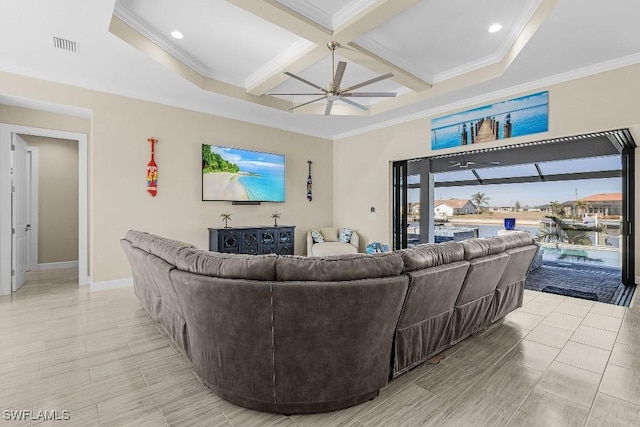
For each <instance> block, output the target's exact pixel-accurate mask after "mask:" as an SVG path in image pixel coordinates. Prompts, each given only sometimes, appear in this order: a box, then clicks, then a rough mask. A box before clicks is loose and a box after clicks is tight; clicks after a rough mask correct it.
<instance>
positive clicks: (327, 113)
mask: <svg viewBox="0 0 640 427" xmlns="http://www.w3.org/2000/svg"><path fill="white" fill-rule="evenodd" d="M331 108H333V101H332V100H330V99H327V106H326V107H325V109H324V115H325V116H330V115H331Z"/></svg>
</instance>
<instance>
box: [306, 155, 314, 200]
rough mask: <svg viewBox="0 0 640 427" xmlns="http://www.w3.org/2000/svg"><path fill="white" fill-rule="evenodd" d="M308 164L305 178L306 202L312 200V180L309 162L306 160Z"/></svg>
mask: <svg viewBox="0 0 640 427" xmlns="http://www.w3.org/2000/svg"><path fill="white" fill-rule="evenodd" d="M307 163H309V176H308V177H307V200H308V201H311V200H313V180H312V179H311V160H307Z"/></svg>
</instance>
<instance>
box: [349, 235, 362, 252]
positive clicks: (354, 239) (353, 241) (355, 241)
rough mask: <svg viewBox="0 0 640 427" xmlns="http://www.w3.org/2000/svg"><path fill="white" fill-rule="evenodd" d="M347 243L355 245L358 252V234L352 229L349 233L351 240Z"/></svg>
mask: <svg viewBox="0 0 640 427" xmlns="http://www.w3.org/2000/svg"><path fill="white" fill-rule="evenodd" d="M349 243H350V244H352V245H353V246H355V247H356V250H357V251H358V252H360V237H359V236H358V233H356V232H355V231H354V232H353V233H352V234H351V241H349Z"/></svg>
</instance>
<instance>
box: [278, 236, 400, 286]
mask: <svg viewBox="0 0 640 427" xmlns="http://www.w3.org/2000/svg"><path fill="white" fill-rule="evenodd" d="M343 244H344V243H343ZM325 245H326V243H325ZM402 267H403V264H402V257H401V256H400V255H398V254H396V253H388V254H374V255H363V254H353V255H341V256H332V257H323V258H316V257H311V258H305V257H299V256H293V255H283V256H279V257H278V259H277V261H276V280H278V281H294V280H298V281H316V282H332V281H333V282H342V281H347V280H358V279H372V278H380V277H389V276H397V275H399V274H401V273H402Z"/></svg>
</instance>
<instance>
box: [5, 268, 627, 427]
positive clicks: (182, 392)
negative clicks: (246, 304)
mask: <svg viewBox="0 0 640 427" xmlns="http://www.w3.org/2000/svg"><path fill="white" fill-rule="evenodd" d="M75 274H76V272H75V271H73V270H53V271H46V272H34V273H30V276H29V283H28V284H26V285H25V286H24V287H23V288H22V289H21V290H20V291H19V292H17V293H16V294H14V295H11V296H5V297H0V413H1V414H4V412H2V411H4V410H7V409H9V410H10V409H16V410H19V409H31V410H32V411H34V413H36V412H35V411H38V410H50V411H51V410H57V411H63V410H66V411H69V415H70V420H69V421H67V422H63V421H57V422H55V421H54V422H52V424H57V425H64V426H73V425H78V426H93V425H105V426H111V425H118V426H120V425H135V426H164V425H172V426H173V425H184V426H193V425H203V426H218V425H219V426H229V425H233V426H269V425H282V426H287V425H289V426H334V425H343V426H396V425H398V426H422V425H428V426H453V425H456V426H464V425H474V426H535V425H538V426H574V425H575V426H584V425H587V426H616V425H619V426H635V425H640V307H637V304H636V307H635V308H634V307H632V308H630V309H625V308H622V307H617V306H613V305H609V304H602V303H593V302H591V301H584V300H578V299H574V298H567V297H562V296H558V295H551V294H542V293H539V292H533V291H526V294H525V304H524V306H523V307H522V308H521V309H519V310H517V311H516V312H514V313H512V314H510V315H509V316H508V317H507V318H506V319H505V320H504V321H502V322H500V323H498V324H496V325H493V326H492V327H491V328H489V329H488V330H486V331H484V332H483V333H480V334H477V335H475V336H473V337H471V338H469V339H467V340H465V341H463V342H461V343H459V344H458V345H456V346H455V347H453V348H451V349H449V350H448V351H446V352H445V358H444V359H443V360H442V361H441V362H440V363H439V364H436V365H431V364H424V365H421V366H419V367H417V368H416V369H413V370H412V371H410V372H408V373H406V374H404V375H402V376H401V377H399V378H396V379H395V380H393V381H391V382H390V383H389V385H387V386H386V387H385V388H384V389H382V390H381V392H380V396H378V397H377V398H376V399H374V400H372V401H369V402H367V403H364V404H362V405H359V406H356V407H353V408H349V409H345V410H342V411H336V412H331V413H325V414H313V415H293V416H289V417H287V416H282V415H275V414H267V413H260V412H255V411H251V410H247V409H244V408H240V407H238V406H235V405H233V404H231V403H228V402H226V401H224V400H222V399H220V398H218V397H217V396H216V395H214V394H213V393H211V392H209V391H208V390H207V389H205V388H204V387H203V386H202V385H201V384H200V382H199V381H198V379H197V378H196V377H195V375H194V374H193V372H192V371H191V365H190V363H189V361H188V360H187V359H186V358H185V357H184V356H183V355H182V354H181V353H180V352H179V351H177V350H176V348H175V347H174V345H173V344H172V343H171V341H170V339H169V338H168V337H167V335H166V334H165V333H164V332H163V331H162V330H161V329H159V328H158V327H156V325H155V323H154V322H153V321H152V320H151V319H150V318H149V317H148V316H147V315H146V313H145V312H144V311H143V310H142V309H141V307H140V305H139V304H138V302H137V300H136V298H135V296H134V295H133V290H132V288H123V289H114V290H107V291H98V292H96V291H93V292H92V291H90V289H89V287H84V286H83V287H80V288H79V287H78V286H77V285H76V284H75V283H77V276H75ZM0 422H1V423H3V424H6V425H11V426H22V425H30V424H33V425H43V426H44V425H47V424H48V422H40V421H38V420H35V421H30V420H26V421H5V420H4V415H0Z"/></svg>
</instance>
